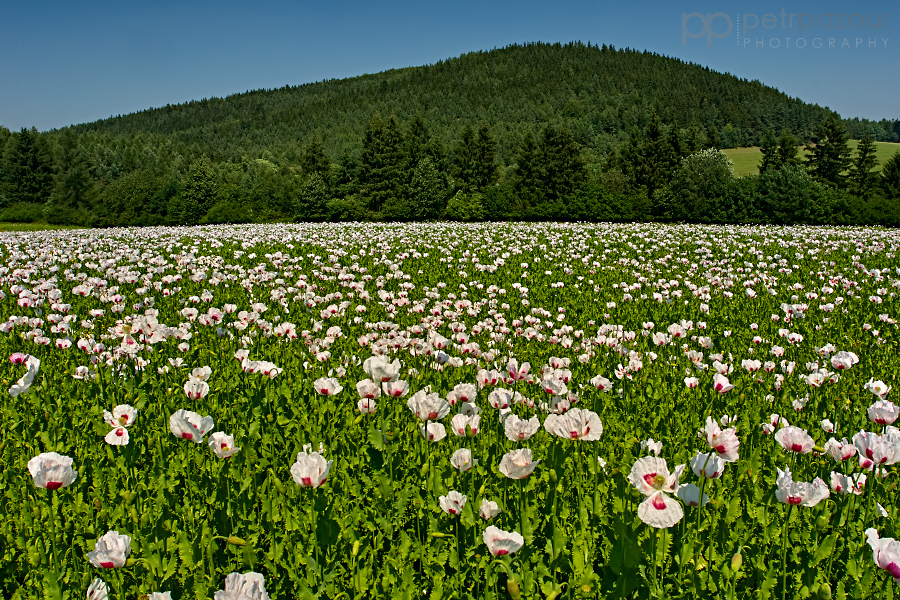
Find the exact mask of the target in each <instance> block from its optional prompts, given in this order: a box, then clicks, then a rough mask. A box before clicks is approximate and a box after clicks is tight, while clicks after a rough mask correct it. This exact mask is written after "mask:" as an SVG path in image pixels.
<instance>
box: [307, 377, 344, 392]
mask: <svg viewBox="0 0 900 600" xmlns="http://www.w3.org/2000/svg"><path fill="white" fill-rule="evenodd" d="M313 387H315V388H316V391H317V392H318V393H319V394H321V395H322V396H335V395H337V394H340V393H341V390H343V389H344V387H343V386H342V385H341V384H340V383H338V380H337V379H335V378H334V377H319V378H318V379H316V381H315V382H314V383H313Z"/></svg>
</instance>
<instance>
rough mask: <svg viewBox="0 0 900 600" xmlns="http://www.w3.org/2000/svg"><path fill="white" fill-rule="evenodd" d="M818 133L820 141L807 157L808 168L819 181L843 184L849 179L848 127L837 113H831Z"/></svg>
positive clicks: (820, 126) (836, 184)
mask: <svg viewBox="0 0 900 600" xmlns="http://www.w3.org/2000/svg"><path fill="white" fill-rule="evenodd" d="M817 134H818V141H817V143H816V145H815V147H814V148H813V150H812V154H811V155H810V156H809V158H808V159H807V163H806V164H807V169H808V170H809V172H810V174H811V175H812V176H813V177H815V178H816V179H818V180H819V181H822V182H824V183H828V184H831V185H835V186H841V185H843V184H844V183H845V181H846V179H847V175H846V174H845V173H844V172H845V171H846V170H847V168H848V167H849V166H850V145H849V144H848V143H847V142H848V140H849V136H848V135H847V128H846V127H845V126H844V124H843V123H842V122H841V120H840V119H839V118H838V117H837V115H836V114H835V113H831V115H829V117H828V118H827V119H826V120H825V121H823V122H822V123H821V124H820V125H819V129H818V131H817Z"/></svg>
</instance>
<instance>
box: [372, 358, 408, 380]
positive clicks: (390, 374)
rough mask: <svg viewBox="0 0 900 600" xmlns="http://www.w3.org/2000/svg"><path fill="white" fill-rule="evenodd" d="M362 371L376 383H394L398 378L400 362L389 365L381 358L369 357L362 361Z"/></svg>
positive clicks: (396, 361)
mask: <svg viewBox="0 0 900 600" xmlns="http://www.w3.org/2000/svg"><path fill="white" fill-rule="evenodd" d="M363 371H365V372H366V375H368V376H369V377H371V378H372V381H375V382H378V383H385V382H388V381H396V380H397V378H398V377H399V376H400V361H399V360H395V361H394V362H392V363H389V362H388V361H387V360H385V359H384V358H383V357H381V356H370V357H369V358H367V359H366V360H364V361H363Z"/></svg>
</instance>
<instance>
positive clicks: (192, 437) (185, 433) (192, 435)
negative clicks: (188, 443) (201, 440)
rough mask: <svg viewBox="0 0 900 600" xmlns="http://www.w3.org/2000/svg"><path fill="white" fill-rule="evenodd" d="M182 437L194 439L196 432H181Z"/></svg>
mask: <svg viewBox="0 0 900 600" xmlns="http://www.w3.org/2000/svg"><path fill="white" fill-rule="evenodd" d="M181 437H183V438H184V439H186V440H192V439H194V434H193V433H188V432H187V431H185V432H184V433H182V434H181Z"/></svg>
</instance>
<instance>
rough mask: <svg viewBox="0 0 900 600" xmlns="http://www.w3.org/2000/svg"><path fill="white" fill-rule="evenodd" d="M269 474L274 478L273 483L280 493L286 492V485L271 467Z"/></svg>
mask: <svg viewBox="0 0 900 600" xmlns="http://www.w3.org/2000/svg"><path fill="white" fill-rule="evenodd" d="M269 476H270V477H271V478H272V485H274V486H275V489H277V490H278V492H279V493H281V494H283V493H284V485H283V484H282V483H281V482H280V481H279V480H278V477H277V476H276V475H275V472H274V471H273V470H272V469H269Z"/></svg>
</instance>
